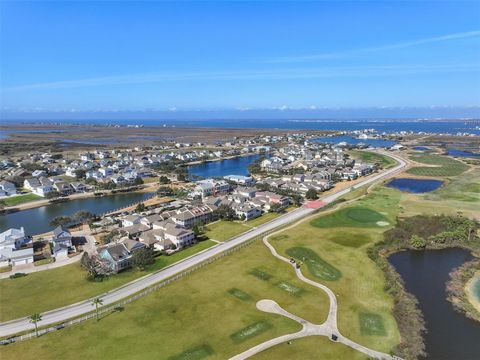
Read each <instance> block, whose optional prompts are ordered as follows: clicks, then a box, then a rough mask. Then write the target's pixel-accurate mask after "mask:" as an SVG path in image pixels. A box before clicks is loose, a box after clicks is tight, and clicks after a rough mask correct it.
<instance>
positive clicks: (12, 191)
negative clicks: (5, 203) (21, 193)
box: [0, 180, 17, 196]
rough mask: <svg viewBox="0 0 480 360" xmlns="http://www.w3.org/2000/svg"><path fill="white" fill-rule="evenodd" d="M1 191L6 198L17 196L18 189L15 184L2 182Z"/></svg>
mask: <svg viewBox="0 0 480 360" xmlns="http://www.w3.org/2000/svg"><path fill="white" fill-rule="evenodd" d="M0 190H1V191H3V193H4V195H6V196H10V195H16V194H17V187H16V186H15V184H14V183H12V182H10V181H6V180H2V181H0Z"/></svg>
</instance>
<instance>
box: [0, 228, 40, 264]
mask: <svg viewBox="0 0 480 360" xmlns="http://www.w3.org/2000/svg"><path fill="white" fill-rule="evenodd" d="M30 263H33V243H32V239H31V238H30V237H28V236H26V235H25V230H24V229H23V227H22V228H20V229H9V230H6V231H4V232H3V233H1V234H0V267H4V266H8V265H12V266H15V265H22V264H30Z"/></svg>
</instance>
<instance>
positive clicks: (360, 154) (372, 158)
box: [349, 150, 395, 169]
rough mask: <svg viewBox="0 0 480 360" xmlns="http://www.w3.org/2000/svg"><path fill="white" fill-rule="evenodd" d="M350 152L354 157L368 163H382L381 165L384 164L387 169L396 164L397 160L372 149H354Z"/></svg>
mask: <svg viewBox="0 0 480 360" xmlns="http://www.w3.org/2000/svg"><path fill="white" fill-rule="evenodd" d="M349 154H350V155H351V156H352V158H354V159H358V160H361V161H363V162H366V163H370V164H375V163H378V164H380V166H382V167H383V168H385V169H388V168H390V167H392V166H394V165H395V160H393V159H392V158H391V157H388V156H385V155H382V154H378V153H374V152H370V151H358V150H352V151H349Z"/></svg>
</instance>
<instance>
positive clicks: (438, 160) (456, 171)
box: [407, 154, 469, 176]
mask: <svg viewBox="0 0 480 360" xmlns="http://www.w3.org/2000/svg"><path fill="white" fill-rule="evenodd" d="M410 158H411V159H412V160H413V161H416V162H419V163H422V164H428V165H433V166H428V167H427V166H418V167H413V168H411V169H409V170H408V171H407V172H408V173H409V174H413V175H420V176H457V175H460V174H462V173H463V172H465V171H467V170H468V169H469V166H468V165H466V164H464V163H463V162H461V161H458V160H454V159H452V158H450V157H447V156H442V155H433V154H414V155H411V156H410Z"/></svg>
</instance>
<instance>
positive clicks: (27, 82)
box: [0, 0, 480, 116]
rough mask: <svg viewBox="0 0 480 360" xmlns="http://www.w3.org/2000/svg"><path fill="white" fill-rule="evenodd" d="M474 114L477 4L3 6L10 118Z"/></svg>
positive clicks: (0, 44)
mask: <svg viewBox="0 0 480 360" xmlns="http://www.w3.org/2000/svg"><path fill="white" fill-rule="evenodd" d="M479 106H480V2H478V1H464V2H462V1H452V2H450V1H432V2H429V1H393V0H392V1H388V0H387V1H374V2H368V1H360V0H357V1H351V2H346V1H315V2H302V1H296V2H288V1H279V2H268V1H260V2H248V1H223V2H202V1H192V2H188V1H178V2H173V1H153V0H151V1H111V0H110V1H108V0H106V1H98V2H96V1H79V2H75V1H68V0H64V1H30V2H29V1H22V0H15V1H14V0H0V109H1V114H3V116H6V114H8V113H17V112H24V113H29V112H32V113H37V112H40V113H41V112H60V113H62V112H65V113H69V112H70V113H71V112H106V113H108V112H112V113H114V112H115V111H147V112H148V111H151V112H155V111H161V112H172V113H175V112H181V111H209V110H216V111H219V109H220V110H221V109H225V110H228V112H229V114H230V113H231V112H232V111H233V112H235V111H239V112H240V111H243V112H244V111H250V110H257V109H278V110H279V111H283V110H287V109H310V110H316V109H332V108H333V109H339V108H340V109H342V108H385V107H393V108H396V107H398V108H403V107H412V108H418V107H424V108H438V107H447V108H459V109H462V108H471V107H479Z"/></svg>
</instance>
